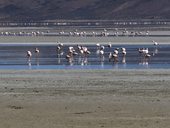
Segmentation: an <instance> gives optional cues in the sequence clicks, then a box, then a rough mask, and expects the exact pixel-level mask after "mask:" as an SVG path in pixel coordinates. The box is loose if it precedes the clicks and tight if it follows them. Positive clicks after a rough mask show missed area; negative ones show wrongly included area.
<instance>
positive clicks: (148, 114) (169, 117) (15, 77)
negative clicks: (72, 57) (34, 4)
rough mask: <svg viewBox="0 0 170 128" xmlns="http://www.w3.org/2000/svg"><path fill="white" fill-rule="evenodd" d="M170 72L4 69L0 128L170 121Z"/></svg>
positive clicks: (121, 126)
mask: <svg viewBox="0 0 170 128" xmlns="http://www.w3.org/2000/svg"><path fill="white" fill-rule="evenodd" d="M169 82H170V70H166V69H164V70H93V71H92V70H37V71H36V70H31V71H30V70H22V71H18V70H12V71H11V70H10V71H9V70H5V71H3V70H0V85H1V86H0V102H1V104H0V108H1V111H0V115H2V116H0V122H1V123H0V127H3V128H7V127H13V128H18V127H25V128H29V127H32V128H47V127H62V128H68V127H75V128H77V127H84V128H99V127H106V128H111V127H112V128H117V127H119V128H124V127H130V128H135V127H138V128H143V127H145V128H150V127H154V128H159V127H162V126H164V127H168V126H169V125H170V123H169V121H170V113H169V111H170V108H169V105H170V102H169V100H170V99H169V97H170V87H169Z"/></svg>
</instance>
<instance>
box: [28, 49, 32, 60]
mask: <svg viewBox="0 0 170 128" xmlns="http://www.w3.org/2000/svg"><path fill="white" fill-rule="evenodd" d="M27 57H28V61H30V59H31V57H32V53H31V51H27Z"/></svg>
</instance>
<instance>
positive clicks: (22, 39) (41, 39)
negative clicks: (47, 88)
mask: <svg viewBox="0 0 170 128" xmlns="http://www.w3.org/2000/svg"><path fill="white" fill-rule="evenodd" d="M152 40H155V41H157V42H158V43H159V44H170V42H169V40H170V37H62V36H56V37H55V36H52V37H49V36H30V37H29V36H0V44H41V45H43V44H45V45H46V44H48V45H55V44H58V42H60V43H63V44H96V43H101V44H108V43H111V44H115V45H116V44H122V45H125V44H130V45H132V44H135V45H136V44H153V42H152Z"/></svg>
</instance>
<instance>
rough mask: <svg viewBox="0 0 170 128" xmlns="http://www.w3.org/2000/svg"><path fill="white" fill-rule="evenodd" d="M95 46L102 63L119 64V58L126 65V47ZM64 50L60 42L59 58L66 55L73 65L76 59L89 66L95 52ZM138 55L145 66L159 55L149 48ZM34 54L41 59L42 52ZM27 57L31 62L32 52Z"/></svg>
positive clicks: (76, 49)
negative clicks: (88, 60) (88, 61)
mask: <svg viewBox="0 0 170 128" xmlns="http://www.w3.org/2000/svg"><path fill="white" fill-rule="evenodd" d="M152 42H153V45H154V46H158V45H159V44H158V43H157V42H156V41H152ZM95 46H96V55H97V57H99V58H100V61H101V62H103V61H104V60H105V59H107V60H108V62H113V63H118V62H120V59H119V58H120V57H121V58H122V59H121V62H122V63H123V64H125V63H126V55H127V54H128V53H127V50H126V48H125V47H120V48H113V46H112V44H111V43H108V44H107V45H101V44H99V43H97V44H96V45H95ZM63 48H64V44H63V43H59V42H58V45H57V46H56V53H57V57H58V58H60V57H61V56H63V55H65V59H66V60H67V61H68V62H69V63H73V62H74V60H75V58H79V62H81V64H82V65H84V64H87V58H88V56H89V55H90V54H93V52H94V51H93V52H92V51H90V50H89V49H88V47H85V46H82V45H76V46H69V47H68V48H67V50H66V51H64V50H63ZM106 48H107V52H106V53H105V49H106ZM108 51H109V53H108ZM138 53H139V56H140V57H141V58H142V63H143V64H147V63H148V59H149V58H150V57H152V56H154V55H155V54H157V52H154V53H153V54H151V52H150V51H149V48H139V49H138ZM34 54H35V56H36V58H38V57H39V54H40V50H39V49H38V48H37V47H36V48H35V50H34ZM26 56H27V59H28V62H30V61H31V57H32V52H31V51H30V50H28V51H27V53H26Z"/></svg>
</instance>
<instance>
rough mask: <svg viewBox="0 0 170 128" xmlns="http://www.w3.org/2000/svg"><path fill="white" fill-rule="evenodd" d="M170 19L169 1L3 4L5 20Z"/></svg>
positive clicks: (12, 0)
mask: <svg viewBox="0 0 170 128" xmlns="http://www.w3.org/2000/svg"><path fill="white" fill-rule="evenodd" d="M151 18H158V19H170V1H169V0H1V1H0V19H1V20H12V21H16V20H21V21H22V20H55V19H151Z"/></svg>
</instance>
